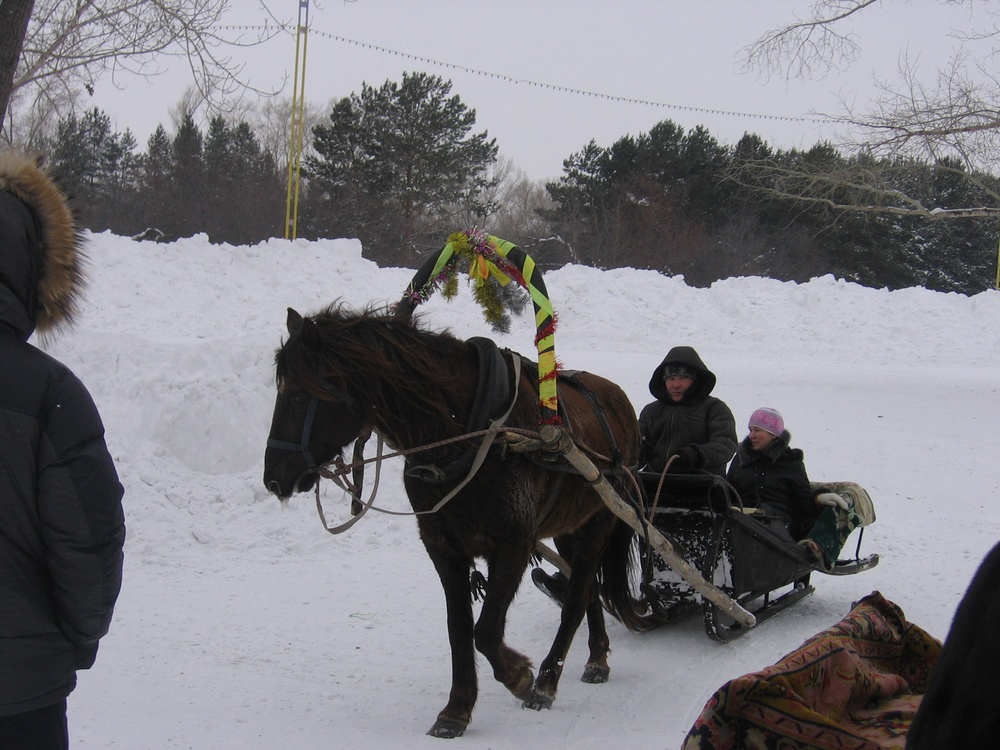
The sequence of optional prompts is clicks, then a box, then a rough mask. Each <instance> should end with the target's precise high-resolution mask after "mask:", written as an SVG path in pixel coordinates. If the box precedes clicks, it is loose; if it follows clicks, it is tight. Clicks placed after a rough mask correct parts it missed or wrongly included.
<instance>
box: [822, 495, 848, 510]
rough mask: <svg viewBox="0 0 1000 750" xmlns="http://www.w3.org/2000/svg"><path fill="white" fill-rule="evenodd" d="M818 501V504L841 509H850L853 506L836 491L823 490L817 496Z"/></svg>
mask: <svg viewBox="0 0 1000 750" xmlns="http://www.w3.org/2000/svg"><path fill="white" fill-rule="evenodd" d="M816 503H817V504H818V505H826V506H828V507H830V508H839V509H840V510H848V509H849V508H850V507H851V506H850V505H849V504H848V502H847V501H846V500H845V499H844V498H842V497H841V496H840V495H838V494H837V493H836V492H821V493H820V494H819V495H817V496H816Z"/></svg>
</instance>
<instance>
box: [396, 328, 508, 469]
mask: <svg viewBox="0 0 1000 750" xmlns="http://www.w3.org/2000/svg"><path fill="white" fill-rule="evenodd" d="M466 343H468V344H470V345H472V347H473V349H475V351H476V356H477V358H478V362H479V380H478V382H477V383H476V396H475V398H474V399H473V402H472V407H471V409H470V410H469V417H468V419H467V420H466V423H465V431H466V432H470V433H471V432H479V431H481V430H484V429H486V428H487V427H489V425H490V422H492V421H493V420H494V419H495V418H496V417H498V416H499V415H501V414H503V412H504V410H505V409H507V407H508V406H510V405H511V404H510V402H511V397H512V396H511V394H512V384H511V382H510V378H511V376H510V371H509V369H508V367H507V360H506V359H505V358H504V355H503V352H502V351H501V350H500V349H499V347H497V345H496V344H495V343H493V341H492V340H490V339H488V338H484V337H482V336H474V337H472V338H470V339H469V340H468V341H467V342H466ZM515 356H516V355H515ZM478 451H479V446H478V445H476V444H472V445H470V446H468V447H467V448H466V449H464V450H460V451H457V452H456V453H454V454H452V455H451V456H449V457H448V458H446V459H445V460H443V461H438V462H435V463H430V464H411V463H410V462H409V461H407V463H406V468H405V469H404V473H405V474H406V476H408V477H412V478H414V479H419V480H420V481H421V482H426V483H427V484H447V483H448V482H452V481H454V480H456V479H458V478H459V477H461V476H463V475H465V474H467V473H468V471H469V468H470V467H471V466H472V462H473V461H474V460H475V458H476V453H477V452H478Z"/></svg>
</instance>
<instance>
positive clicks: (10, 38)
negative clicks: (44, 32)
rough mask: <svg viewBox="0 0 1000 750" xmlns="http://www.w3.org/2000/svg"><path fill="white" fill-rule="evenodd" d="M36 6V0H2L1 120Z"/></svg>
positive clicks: (5, 112)
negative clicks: (29, 20) (32, 12)
mask: <svg viewBox="0 0 1000 750" xmlns="http://www.w3.org/2000/svg"><path fill="white" fill-rule="evenodd" d="M34 7H35V0H0V122H3V121H4V120H6V119H7V106H8V104H9V103H10V93H11V90H12V89H13V86H14V74H15V73H16V72H17V61H18V60H20V59H21V47H22V46H23V45H24V35H25V34H26V33H27V31H28V19H30V18H31V11H32V9H33V8H34Z"/></svg>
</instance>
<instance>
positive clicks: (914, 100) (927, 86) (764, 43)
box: [737, 0, 1000, 219]
mask: <svg viewBox="0 0 1000 750" xmlns="http://www.w3.org/2000/svg"><path fill="white" fill-rule="evenodd" d="M939 2H941V3H944V4H948V5H954V6H967V7H968V9H969V15H968V17H969V19H970V21H969V23H970V24H972V23H973V22H974V21H973V20H972V19H974V18H978V19H979V20H978V21H977V23H985V26H984V27H983V28H974V29H970V30H968V31H966V32H959V31H954V32H951V36H952V37H953V38H954V39H955V41H956V43H957V45H958V46H957V47H956V51H955V52H954V53H953V54H952V56H951V58H950V59H949V61H948V63H947V64H946V65H945V66H943V67H941V68H940V69H938V70H937V71H935V76H934V77H933V79H931V80H929V81H928V80H924V79H922V78H921V76H920V75H919V74H918V73H919V70H918V67H917V65H916V62H915V61H914V60H913V58H911V57H910V56H908V55H906V54H904V55H902V56H901V58H900V60H901V61H900V64H899V70H898V75H897V76H895V77H894V78H893V79H892V80H876V88H877V92H878V93H877V95H876V97H875V98H874V99H873V100H872V101H870V102H868V103H867V104H866V105H864V107H863V109H860V110H858V111H855V110H854V109H852V108H850V107H848V106H846V105H845V106H844V108H843V110H842V112H841V113H839V114H836V115H832V116H830V120H831V122H834V123H840V124H842V125H843V126H845V130H846V131H847V132H849V133H850V134H851V135H850V138H849V140H847V141H846V142H844V143H843V144H841V145H842V146H843V147H844V148H845V149H846V150H847V151H848V152H853V153H854V155H855V156H857V157H861V158H857V159H854V160H851V161H850V162H848V163H839V164H837V166H836V168H835V169H832V170H829V171H824V170H816V169H810V170H808V171H799V170H798V169H796V168H788V166H787V165H778V164H775V163H774V162H773V161H769V162H767V163H764V164H757V165H747V164H743V165H740V166H741V170H743V171H742V174H738V175H737V178H738V179H740V180H741V181H743V182H744V184H746V181H747V178H748V176H749V173H748V170H749V169H753V168H755V167H760V168H763V169H764V170H765V171H766V177H765V178H763V179H759V182H761V183H764V184H766V185H767V187H766V190H768V191H770V192H772V193H778V194H781V195H784V196H785V197H802V198H804V199H806V200H809V201H811V202H815V203H822V204H823V205H825V206H826V207H828V208H834V209H838V210H853V211H864V212H868V213H890V214H896V215H901V216H916V217H921V218H925V219H949V218H981V217H989V218H996V216H997V215H998V214H1000V196H998V195H997V194H996V193H995V191H994V190H993V188H992V187H991V186H990V185H988V184H984V180H983V179H982V176H983V175H984V174H993V175H996V174H1000V78H998V71H997V70H996V69H995V64H996V60H997V56H998V55H1000V9H997V8H993V7H990V6H988V5H986V4H977V3H975V0H939ZM881 5H883V3H882V0H816V2H814V3H813V5H812V7H811V12H810V14H809V15H807V16H806V17H805V18H796V19H795V21H793V22H792V23H789V24H787V25H785V26H783V27H781V28H779V29H775V30H772V31H769V32H767V33H766V34H764V35H763V36H761V37H760V38H759V39H758V40H757V41H756V42H754V43H753V44H752V45H750V46H749V47H747V48H746V49H745V50H744V63H745V65H746V66H747V67H748V68H753V69H757V70H759V71H761V72H764V73H775V72H780V73H782V74H783V75H786V76H790V77H796V76H802V77H819V76H822V75H824V74H825V73H826V72H828V71H829V70H830V69H831V68H844V67H846V66H848V65H850V64H851V63H852V62H853V61H854V59H855V58H856V56H857V54H858V52H859V51H860V48H859V46H858V41H857V38H856V36H855V35H854V34H853V33H851V31H850V28H849V26H850V25H849V24H846V26H847V27H846V28H845V22H847V21H848V19H851V18H852V17H854V16H857V15H858V14H861V13H863V12H869V13H870V12H874V11H875V10H876V6H881ZM882 10H884V11H885V12H888V10H887V9H885V8H882ZM973 11H975V13H973ZM906 12H907V13H908V14H914V13H919V12H920V9H919V8H918V7H916V6H914V7H908V8H907V10H906ZM867 156H870V157H873V158H874V161H869V160H866V159H865V158H863V157H867ZM911 160H921V161H925V162H928V163H930V164H934V165H942V164H943V165H944V166H942V167H941V168H942V169H945V170H947V169H953V170H955V171H957V172H961V174H962V177H963V178H964V179H965V180H968V181H969V182H970V186H971V187H972V188H974V190H973V192H974V193H975V194H977V195H982V196H984V197H985V198H986V199H987V200H988V201H989V202H990V205H985V206H981V205H976V206H951V207H948V209H947V210H945V209H943V208H942V207H940V206H934V205H926V204H925V203H924V202H922V201H921V200H919V199H917V198H916V197H914V195H913V194H911V193H910V192H909V190H908V187H907V186H906V185H905V182H901V181H900V176H901V172H900V171H899V169H898V167H899V166H900V165H901V164H902V165H905V164H906V163H907V162H908V161H911ZM955 162H958V165H956V164H955ZM949 165H950V166H949ZM759 177H760V175H759V174H758V178H759Z"/></svg>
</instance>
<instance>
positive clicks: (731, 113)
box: [222, 26, 829, 124]
mask: <svg viewBox="0 0 1000 750" xmlns="http://www.w3.org/2000/svg"><path fill="white" fill-rule="evenodd" d="M222 28H228V29H243V30H258V31H259V30H268V31H270V30H273V28H271V27H265V26H226V27H222ZM279 28H280V29H281V30H283V31H288V32H291V28H290V27H286V26H281V27H279ZM310 31H311V32H312V33H313V34H314V35H317V36H321V37H326V38H327V39H331V40H333V41H335V42H341V43H343V44H350V45H353V46H355V47H362V48H364V49H370V50H374V51H375V52H381V53H383V54H387V55H393V56H395V57H402V58H405V59H407V60H414V61H416V62H421V63H426V64H429V65H436V66H437V67H439V68H446V69H448V70H456V71H460V72H462V73H468V74H470V75H477V76H482V77H483V78H492V79H494V80H498V81H503V82H506V83H513V84H515V85H520V84H524V85H525V86H531V87H534V88H539V89H547V90H549V91H559V92H561V93H565V94H573V95H576V96H589V97H593V98H595V99H604V100H605V101H611V102H619V103H623V104H638V105H641V106H645V107H659V108H661V109H673V110H679V111H683V112H696V113H698V114H709V115H723V116H726V117H741V118H748V119H754V120H774V121H780V122H809V123H817V124H826V123H828V122H829V121H828V120H826V119H823V118H818V117H789V116H786V115H766V114H761V113H757V112H737V111H735V110H728V109H711V108H709V107H690V106H687V105H684V104H670V103H667V102H655V101H652V100H649V99H637V98H635V97H629V96H618V95H615V94H603V93H600V92H597V91H587V90H586V89H578V88H572V87H570V86H560V85H558V84H553V83H545V82H542V81H532V80H530V79H527V78H515V77H514V76H509V75H505V74H503V73H492V72H490V71H488V70H480V69H478V68H470V67H469V66H467V65H457V64H455V63H449V62H444V61H442V60H435V59H433V58H430V57H424V56H423V55H414V54H411V53H409V52H400V51H399V50H395V49H390V48H389V47H382V46H380V45H378V44H371V43H370V42H359V41H358V40H356V39H348V38H347V37H343V36H338V35H336V34H330V33H328V32H326V31H320V30H318V29H310Z"/></svg>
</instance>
